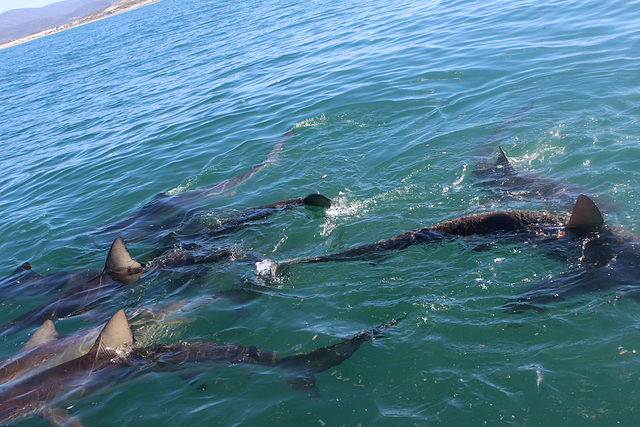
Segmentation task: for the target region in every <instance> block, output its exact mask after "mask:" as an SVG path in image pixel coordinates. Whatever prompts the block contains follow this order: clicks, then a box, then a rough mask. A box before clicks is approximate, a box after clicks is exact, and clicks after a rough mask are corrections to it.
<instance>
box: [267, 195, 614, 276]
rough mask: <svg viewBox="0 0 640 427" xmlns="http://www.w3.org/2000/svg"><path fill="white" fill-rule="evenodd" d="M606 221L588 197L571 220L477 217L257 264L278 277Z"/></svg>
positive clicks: (534, 215) (545, 236)
mask: <svg viewBox="0 0 640 427" xmlns="http://www.w3.org/2000/svg"><path fill="white" fill-rule="evenodd" d="M602 224H603V218H602V214H601V213H600V211H599V209H598V208H597V206H596V205H595V204H594V203H593V201H592V200H591V199H589V198H588V197H587V196H584V195H581V196H580V197H578V199H577V201H576V203H575V206H574V208H573V212H572V214H571V216H570V217H569V216H568V215H563V214H553V213H549V212H547V211H536V210H517V209H509V210H498V211H491V212H482V213H474V214H470V215H464V216H461V217H458V218H453V219H449V220H446V221H443V222H439V223H437V224H435V225H432V226H429V227H422V228H417V229H414V230H410V231H405V232H403V233H400V234H398V235H396V236H394V237H392V238H390V239H385V240H380V241H378V242H375V243H368V244H364V245H360V246H357V247H355V248H351V249H348V250H346V251H343V252H337V253H333V254H326V255H320V256H317V257H310V258H303V259H297V260H290V261H284V262H281V263H277V264H276V263H275V262H273V261H270V260H264V261H261V262H259V263H257V268H258V272H259V273H260V274H262V275H267V276H269V275H272V276H275V275H277V274H280V273H282V272H285V271H286V270H288V269H289V268H290V267H291V266H293V265H296V264H309V263H317V262H332V261H333V262H343V261H351V260H379V259H380V257H381V256H383V255H385V254H386V253H387V252H389V251H391V250H402V249H406V248H408V247H409V246H412V245H415V244H423V243H434V242H441V241H444V240H450V239H454V238H456V237H461V236H471V235H476V234H480V235H482V234H490V233H497V234H502V235H503V236H505V237H512V238H515V237H520V238H527V239H531V238H534V237H535V238H536V239H538V240H541V241H542V240H547V241H549V242H554V241H555V240H557V239H558V236H559V235H560V234H561V233H567V232H569V233H570V234H571V235H574V234H577V233H582V230H592V229H597V228H598V227H600V226H602Z"/></svg>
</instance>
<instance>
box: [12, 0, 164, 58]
mask: <svg viewBox="0 0 640 427" xmlns="http://www.w3.org/2000/svg"><path fill="white" fill-rule="evenodd" d="M158 1H161V0H121V1H118V2H115V3H113V4H111V5H109V6H107V7H105V8H104V9H101V10H99V11H97V12H94V13H90V14H88V15H85V16H83V17H80V18H77V19H75V20H73V21H71V22H69V23H67V24H63V25H58V26H56V27H53V28H48V29H45V30H39V31H36V32H33V33H31V34H29V35H27V36H24V37H19V38H16V39H13V40H10V41H7V42H4V43H0V49H4V48H7V47H11V46H15V45H18V44H20V43H24V42H28V41H30V40H34V39H37V38H40V37H44V36H48V35H50V34H54V33H58V32H60V31H64V30H68V29H69V28H73V27H77V26H80V25H84V24H88V23H89V22H93V21H97V20H99V19H103V18H108V17H110V16H113V15H116V14H118V13H123V12H127V11H129V10H133V9H136V8H138V7H142V6H146V5H148V4H151V3H156V2H158Z"/></svg>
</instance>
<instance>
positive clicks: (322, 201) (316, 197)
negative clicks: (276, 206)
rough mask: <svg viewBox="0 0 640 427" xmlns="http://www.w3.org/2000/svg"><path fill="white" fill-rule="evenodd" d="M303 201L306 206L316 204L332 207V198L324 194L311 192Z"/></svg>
mask: <svg viewBox="0 0 640 427" xmlns="http://www.w3.org/2000/svg"><path fill="white" fill-rule="evenodd" d="M302 202H303V203H304V204H305V206H314V207H319V208H330V207H331V199H329V198H328V197H325V196H323V195H322V194H309V195H308V196H307V197H305V198H304V200H303V201H302Z"/></svg>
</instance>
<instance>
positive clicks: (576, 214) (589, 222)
mask: <svg viewBox="0 0 640 427" xmlns="http://www.w3.org/2000/svg"><path fill="white" fill-rule="evenodd" d="M603 224H604V218H602V213H600V209H598V207H597V206H596V204H595V203H594V202H593V200H591V199H590V198H589V197H587V196H585V195H584V194H581V195H579V196H578V199H577V200H576V204H575V205H574V206H573V211H572V212H571V218H570V219H569V222H568V223H567V228H574V229H580V230H592V229H596V228H598V227H601V226H602V225H603Z"/></svg>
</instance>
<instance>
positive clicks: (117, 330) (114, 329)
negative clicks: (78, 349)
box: [89, 309, 134, 358]
mask: <svg viewBox="0 0 640 427" xmlns="http://www.w3.org/2000/svg"><path fill="white" fill-rule="evenodd" d="M133 341H134V339H133V334H132V333H131V329H130V328H129V322H128V321H127V316H126V315H125V313H124V310H122V309H120V310H118V311H116V314H114V315H113V316H112V317H111V319H109V321H108V322H107V324H106V325H105V326H104V328H103V329H102V332H100V335H99V336H98V338H97V339H96V341H95V342H94V343H93V346H92V347H91V349H90V350H89V353H91V354H94V355H95V356H96V357H97V358H102V357H112V354H113V350H115V349H122V348H126V347H130V346H131V345H133Z"/></svg>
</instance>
